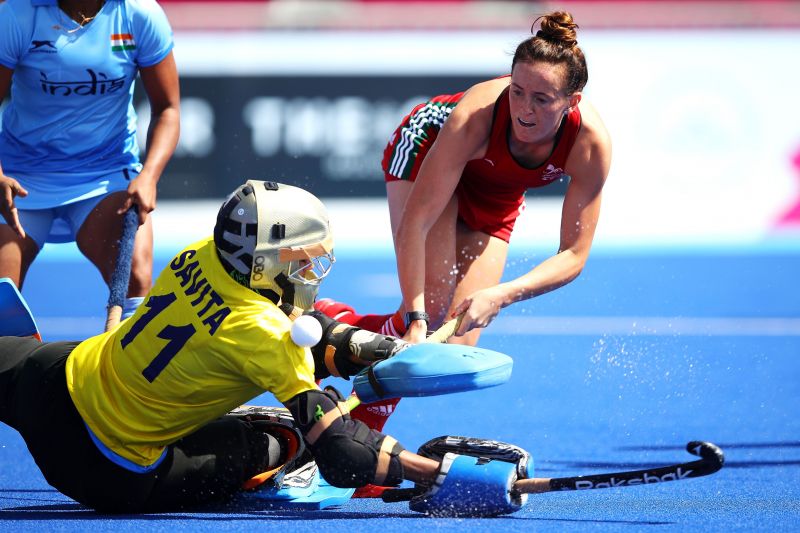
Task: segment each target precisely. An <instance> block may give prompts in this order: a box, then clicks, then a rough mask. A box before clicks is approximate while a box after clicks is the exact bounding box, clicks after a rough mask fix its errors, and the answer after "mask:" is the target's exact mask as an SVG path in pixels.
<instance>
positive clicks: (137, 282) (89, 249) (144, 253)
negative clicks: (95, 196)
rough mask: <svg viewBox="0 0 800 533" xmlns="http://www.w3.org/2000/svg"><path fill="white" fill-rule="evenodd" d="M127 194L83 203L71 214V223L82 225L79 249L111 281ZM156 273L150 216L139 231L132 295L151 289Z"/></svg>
mask: <svg viewBox="0 0 800 533" xmlns="http://www.w3.org/2000/svg"><path fill="white" fill-rule="evenodd" d="M125 197H126V193H125V192H124V191H118V192H114V193H111V194H109V195H108V196H106V197H104V198H103V199H102V200H99V201H97V202H96V203H95V204H94V205H91V204H83V203H82V202H81V203H80V204H81V205H80V206H78V205H76V206H75V207H74V208H73V211H72V213H71V221H70V222H71V223H72V224H73V225H75V226H77V227H78V228H79V229H78V230H77V235H76V243H77V244H78V248H79V249H80V251H81V252H82V253H83V255H85V256H86V258H87V259H89V261H91V262H92V264H94V265H95V267H97V269H98V270H99V271H100V274H101V276H102V277H103V280H104V281H105V282H106V283H107V284H108V283H109V282H110V280H111V275H112V273H113V272H114V268H115V266H116V258H117V250H118V242H119V238H120V235H121V234H122V225H123V215H120V214H117V210H119V208H120V207H122V205H123V203H124V201H125ZM86 202H91V200H87V201H86ZM152 276H153V227H152V221H151V218H150V217H148V218H147V220H146V222H145V223H144V224H143V225H141V226H139V229H138V230H137V232H136V241H135V244H134V249H133V262H132V265H131V277H130V283H129V285H128V298H129V299H133V298H138V299H139V301H140V300H141V298H143V297H144V296H145V295H146V294H147V291H149V290H150V286H151V285H152ZM134 301H135V300H134ZM126 304H127V302H126Z"/></svg>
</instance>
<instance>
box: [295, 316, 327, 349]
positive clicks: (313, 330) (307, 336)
mask: <svg viewBox="0 0 800 533" xmlns="http://www.w3.org/2000/svg"><path fill="white" fill-rule="evenodd" d="M289 334H290V335H291V337H292V340H293V341H294V343H295V344H296V345H298V346H314V345H315V344H317V343H318V342H319V340H320V339H321V338H322V326H321V325H320V323H319V322H317V319H316V318H314V317H313V316H309V315H300V316H299V317H297V318H296V319H295V320H294V323H293V324H292V329H291V331H290V332H289Z"/></svg>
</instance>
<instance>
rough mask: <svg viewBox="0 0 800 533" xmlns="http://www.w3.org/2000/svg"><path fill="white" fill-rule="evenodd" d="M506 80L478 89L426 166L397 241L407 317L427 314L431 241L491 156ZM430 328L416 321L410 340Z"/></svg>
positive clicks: (452, 120)
mask: <svg viewBox="0 0 800 533" xmlns="http://www.w3.org/2000/svg"><path fill="white" fill-rule="evenodd" d="M507 85H508V81H507V80H506V79H501V80H492V81H490V82H484V83H480V84H478V85H475V86H474V87H472V88H471V89H470V90H469V91H468V92H467V93H466V94H465V95H464V98H463V99H462V100H461V102H459V104H458V106H457V107H456V108H455V110H454V111H453V114H452V115H451V116H450V118H449V119H448V120H447V122H446V123H445V125H444V126H443V128H442V131H441V132H440V133H439V136H438V137H437V139H436V142H435V143H434V144H433V146H432V147H431V150H430V152H429V154H428V156H427V157H426V158H425V161H424V162H423V163H422V167H421V168H420V173H419V176H418V177H417V180H416V182H415V183H414V186H413V188H412V190H411V193H410V195H409V197H408V200H407V201H406V205H405V210H404V211H403V217H402V222H401V224H400V225H399V227H398V231H397V235H396V236H395V246H396V252H397V265H398V275H399V279H400V287H401V291H402V293H403V303H404V307H405V309H406V311H424V310H425V296H424V291H425V238H424V236H427V234H428V232H429V230H430V229H431V227H432V226H433V224H434V223H435V222H436V220H437V219H438V218H439V216H440V215H441V214H442V212H443V211H444V209H445V206H446V205H447V203H448V202H449V201H450V199H451V198H452V196H453V193H454V191H455V189H456V186H457V185H458V182H459V180H460V179H461V173H462V171H463V170H464V166H465V165H466V164H467V162H468V161H470V160H471V159H476V158H478V157H481V156H482V155H483V154H484V153H485V151H486V146H487V143H488V138H489V129H490V127H491V120H492V110H493V106H494V102H495V100H496V99H497V96H498V95H499V94H500V92H501V91H502V90H503V89H504V88H505V87H506V86H507ZM426 330H427V324H426V323H425V322H424V321H414V322H411V323H410V325H409V330H408V333H407V335H406V337H405V338H406V339H407V340H410V341H412V342H419V341H421V340H423V339H424V337H425V333H426Z"/></svg>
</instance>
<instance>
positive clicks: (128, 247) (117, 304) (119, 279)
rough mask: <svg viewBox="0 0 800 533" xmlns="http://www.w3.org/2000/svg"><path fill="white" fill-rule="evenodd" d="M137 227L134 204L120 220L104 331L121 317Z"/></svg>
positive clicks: (136, 213) (137, 219)
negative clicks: (120, 232)
mask: <svg viewBox="0 0 800 533" xmlns="http://www.w3.org/2000/svg"><path fill="white" fill-rule="evenodd" d="M138 228H139V210H138V209H137V207H136V206H135V205H133V206H131V208H130V209H128V211H126V212H125V217H124V218H123V221H122V235H121V236H120V238H119V249H118V250H117V262H116V263H115V265H114V272H112V273H111V281H110V283H109V284H108V289H109V294H108V305H107V307H106V311H107V314H106V329H105V330H106V331H108V330H110V329H111V328H113V327H114V326H116V325H117V324H119V321H120V318H121V317H122V304H123V303H124V302H125V297H126V296H127V295H128V283H129V282H130V279H131V263H132V262H133V244H134V240H135V239H136V230H137V229H138Z"/></svg>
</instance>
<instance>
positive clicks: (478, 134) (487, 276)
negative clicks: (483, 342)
mask: <svg viewBox="0 0 800 533" xmlns="http://www.w3.org/2000/svg"><path fill="white" fill-rule="evenodd" d="M537 23H540V26H541V29H539V30H538V31H537V32H536V34H535V35H534V36H532V37H530V38H528V39H526V40H525V41H523V42H522V43H520V44H519V45H518V47H517V49H516V52H515V53H514V58H513V61H512V64H511V75H510V76H505V77H500V78H496V79H492V80H488V81H485V82H482V83H478V84H477V85H474V86H473V87H471V88H470V89H469V90H467V91H465V92H463V93H460V94H456V95H451V96H440V97H436V98H433V99H431V100H430V101H428V102H426V103H424V104H421V105H419V106H417V107H416V108H415V109H414V110H412V112H411V113H410V114H409V115H408V116H407V117H406V118H405V119H404V120H403V123H402V124H401V125H400V127H399V128H398V129H397V130H396V131H395V133H394V135H393V136H392V138H391V140H390V142H389V145H388V146H387V148H386V151H385V153H384V160H383V168H384V171H385V175H386V182H387V186H386V188H387V193H388V200H389V210H390V217H391V224H392V231H393V234H394V245H395V253H396V256H397V269H398V274H399V279H400V288H401V290H402V294H403V302H402V305H401V307H400V309H399V310H398V311H397V312H396V313H394V314H393V315H384V316H378V315H366V316H358V315H356V314H355V312H354V311H353V310H352V308H349V307H348V306H346V305H345V304H340V303H337V302H332V301H330V300H321V301H320V302H318V303H317V305H316V307H317V309H319V310H322V311H323V312H325V313H327V314H330V315H331V316H335V317H337V318H338V319H339V320H342V321H345V322H350V323H354V324H357V325H359V326H360V327H363V328H365V329H372V330H373V331H377V330H380V332H381V333H385V334H392V335H397V336H404V338H405V339H406V340H409V341H412V342H420V341H422V340H423V339H424V338H425V334H426V332H427V330H428V329H429V327H435V326H437V325H438V324H440V323H441V322H442V321H443V320H444V319H446V318H448V317H453V316H456V315H461V314H463V315H464V318H463V321H462V323H461V325H460V327H459V329H458V331H457V334H458V335H459V337H458V338H456V339H453V341H455V342H462V343H467V344H472V345H474V344H475V343H477V341H478V337H479V335H480V328H484V327H486V326H487V325H489V323H491V321H492V320H493V319H494V318H495V317H496V316H497V314H498V313H499V311H500V310H501V309H502V308H503V307H506V306H508V305H510V304H512V303H514V302H518V301H520V300H525V299H528V298H533V297H536V296H539V295H541V294H544V293H547V292H549V291H552V290H555V289H557V288H559V287H561V286H563V285H565V284H567V283H569V282H570V281H572V280H573V279H575V278H576V277H577V276H578V275H579V274H580V272H581V270H582V269H583V266H584V264H585V263H586V259H587V257H588V255H589V250H590V248H591V245H592V240H593V237H594V232H595V228H596V226H597V220H598V217H599V214H600V197H601V191H602V189H603V185H604V183H605V181H606V177H607V175H608V171H609V167H610V163H611V141H610V138H609V135H608V132H607V131H606V128H605V127H604V125H603V123H602V121H601V119H600V117H599V115H598V113H597V111H595V109H594V107H592V106H591V105H590V104H589V103H588V102H587V101H586V100H585V99H583V97H582V96H583V95H582V91H583V88H584V86H585V84H586V82H587V80H588V70H587V67H586V61H585V58H584V55H583V52H582V50H581V49H580V47H578V41H577V37H576V29H577V27H578V26H577V24H575V22H574V21H573V19H572V16H571V15H570V14H569V13H565V12H553V13H550V14H548V15H545V16H542V17H539V18H538V19H536V21H535V22H534V26H535V25H536V24H537ZM560 179H568V180H569V185H568V188H567V192H566V195H565V198H564V204H563V208H562V215H561V234H560V235H561V236H560V246H559V249H558V252H557V253H556V254H555V255H553V256H552V257H549V258H548V259H546V260H545V261H543V262H541V263H540V264H538V265H536V266H534V267H533V268H532V269H531V270H530V271H529V272H527V273H526V274H524V275H522V276H520V277H518V278H516V279H512V280H509V281H506V282H503V283H500V280H501V277H502V274H503V269H504V267H505V263H506V257H507V252H508V245H509V239H510V237H511V233H512V230H513V228H514V223H515V221H516V219H517V217H518V216H519V214H520V212H521V211H522V210H523V209H524V206H525V203H524V194H525V191H526V190H527V189H528V188H531V187H540V186H544V185H547V184H549V183H552V182H554V181H558V180H560ZM369 407H370V406H365V409H367V410H370V409H369ZM391 410H392V408H391V407H388V409H381V410H378V409H377V408H376V406H373V407H372V409H371V410H370V412H372V414H373V415H376V414H377V413H378V412H379V411H381V413H382V414H384V415H388V414H389V413H390V412H391ZM378 426H379V427H380V426H382V424H380V423H378Z"/></svg>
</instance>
